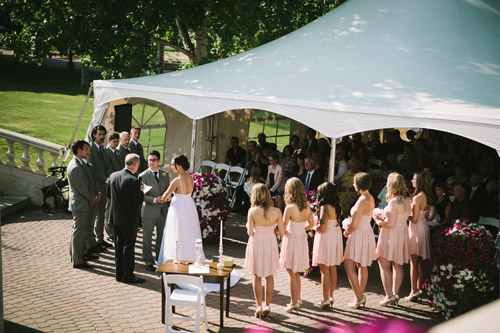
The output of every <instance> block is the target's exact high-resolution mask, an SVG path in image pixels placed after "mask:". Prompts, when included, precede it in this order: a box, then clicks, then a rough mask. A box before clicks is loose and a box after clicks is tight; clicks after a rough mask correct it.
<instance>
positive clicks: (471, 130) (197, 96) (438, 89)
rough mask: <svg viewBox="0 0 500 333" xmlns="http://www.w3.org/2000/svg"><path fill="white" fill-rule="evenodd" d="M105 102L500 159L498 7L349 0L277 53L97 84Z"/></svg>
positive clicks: (100, 102)
mask: <svg viewBox="0 0 500 333" xmlns="http://www.w3.org/2000/svg"><path fill="white" fill-rule="evenodd" d="M94 96H95V102H94V103H95V113H94V119H93V124H95V123H99V121H100V119H102V116H103V113H104V112H105V105H106V103H108V102H110V101H113V100H117V99H122V98H129V97H142V98H147V99H151V100H155V101H158V102H161V103H163V104H166V105H168V106H170V107H173V108H174V109H176V110H178V111H179V112H181V113H183V114H185V115H186V116H188V117H190V118H192V119H201V118H204V117H206V116H209V115H212V114H216V113H219V112H223V111H227V110H233V109H241V108H253V109H263V110H267V111H271V112H275V113H278V114H281V115H284V116H287V117H289V118H292V119H294V120H296V121H299V122H301V123H303V124H305V125H308V126H310V127H312V128H314V129H316V130H317V131H319V132H321V133H323V134H325V135H326V136H329V137H340V136H343V135H346V134H351V133H355V132H360V131H366V130H370V129H378V128H391V127H422V128H433V129H438V130H443V131H447V132H451V133H455V134H459V135H462V136H465V137H469V138H472V139H474V140H476V141H479V142H481V143H484V144H486V145H488V146H491V147H493V148H495V149H497V150H500V139H499V138H500V2H499V1H495V0H441V1H435V0H421V1H411V0H403V1H402V0H377V1H364V0H349V1H348V2H346V3H345V4H343V5H341V6H340V7H338V8H337V9H335V10H333V11H332V12H330V13H328V14H327V15H325V16H323V17H321V18H320V19H318V20H316V21H314V22H312V23H310V24H308V25H306V26H304V27H303V28H301V29H298V30H296V31H294V32H292V33H290V34H288V35H286V36H284V37H282V38H279V39H277V40H275V41H273V42H270V43H268V44H265V45H263V46H260V47H258V48H255V49H253V50H250V51H247V52H245V53H241V54H239V55H236V56H233V57H230V58H227V59H223V60H220V61H217V62H214V63H210V64H206V65H203V66H199V67H196V68H192V69H189V70H184V71H179V72H173V73H168V74H162V75H156V76H149V77H139V78H132V79H123V80H97V81H94Z"/></svg>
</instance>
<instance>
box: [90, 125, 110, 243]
mask: <svg viewBox="0 0 500 333" xmlns="http://www.w3.org/2000/svg"><path fill="white" fill-rule="evenodd" d="M106 133H107V131H106V128H105V127H104V126H102V125H97V126H95V127H94V128H93V129H92V144H91V146H90V158H89V164H90V166H91V168H92V170H93V171H94V176H95V178H96V181H97V190H98V191H99V192H101V193H104V194H106V189H107V187H108V181H109V178H108V177H109V175H108V166H107V157H106V155H105V154H106V151H105V148H104V147H103V143H104V140H105V139H106ZM106 201H107V198H106V195H103V196H101V200H100V201H99V202H98V203H97V206H96V212H95V223H94V228H95V229H94V230H95V241H94V249H95V250H97V251H104V250H105V249H106V248H107V247H112V245H111V244H110V243H107V242H106V241H105V240H104V218H105V215H106Z"/></svg>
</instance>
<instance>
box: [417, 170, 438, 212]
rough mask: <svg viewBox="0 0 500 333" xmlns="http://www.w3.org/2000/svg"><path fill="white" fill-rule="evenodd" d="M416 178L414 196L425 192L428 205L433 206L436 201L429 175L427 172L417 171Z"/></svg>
mask: <svg viewBox="0 0 500 333" xmlns="http://www.w3.org/2000/svg"><path fill="white" fill-rule="evenodd" d="M415 178H416V179H415V180H416V181H415V191H414V192H413V195H417V194H419V193H420V192H424V194H425V196H426V198H427V204H429V205H433V204H434V202H435V200H434V193H432V188H431V187H432V184H431V180H430V178H429V175H428V174H427V173H425V172H421V171H417V172H415Z"/></svg>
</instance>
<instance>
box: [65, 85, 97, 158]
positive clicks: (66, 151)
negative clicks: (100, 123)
mask: <svg viewBox="0 0 500 333" xmlns="http://www.w3.org/2000/svg"><path fill="white" fill-rule="evenodd" d="M92 89H93V82H90V86H89V91H88V93H87V97H86V98H85V102H83V106H82V111H80V117H78V120H77V121H76V126H75V129H74V130H73V135H71V139H70V140H69V143H68V145H67V146H66V149H65V152H64V156H63V162H65V161H66V159H67V158H68V155H69V154H68V153H69V152H70V151H71V145H72V144H73V140H75V136H76V132H77V131H78V127H80V122H81V121H82V118H83V114H84V113H85V109H87V102H88V101H89V98H90V94H91V93H92Z"/></svg>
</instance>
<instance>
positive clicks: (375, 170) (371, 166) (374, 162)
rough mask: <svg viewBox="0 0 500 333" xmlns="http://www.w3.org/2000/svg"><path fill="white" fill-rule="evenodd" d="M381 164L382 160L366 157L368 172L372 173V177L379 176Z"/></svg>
mask: <svg viewBox="0 0 500 333" xmlns="http://www.w3.org/2000/svg"><path fill="white" fill-rule="evenodd" d="M381 166H382V161H381V160H379V159H376V158H369V159H368V173H369V174H371V175H372V177H378V176H380V173H381V171H382V170H380V167H381Z"/></svg>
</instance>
